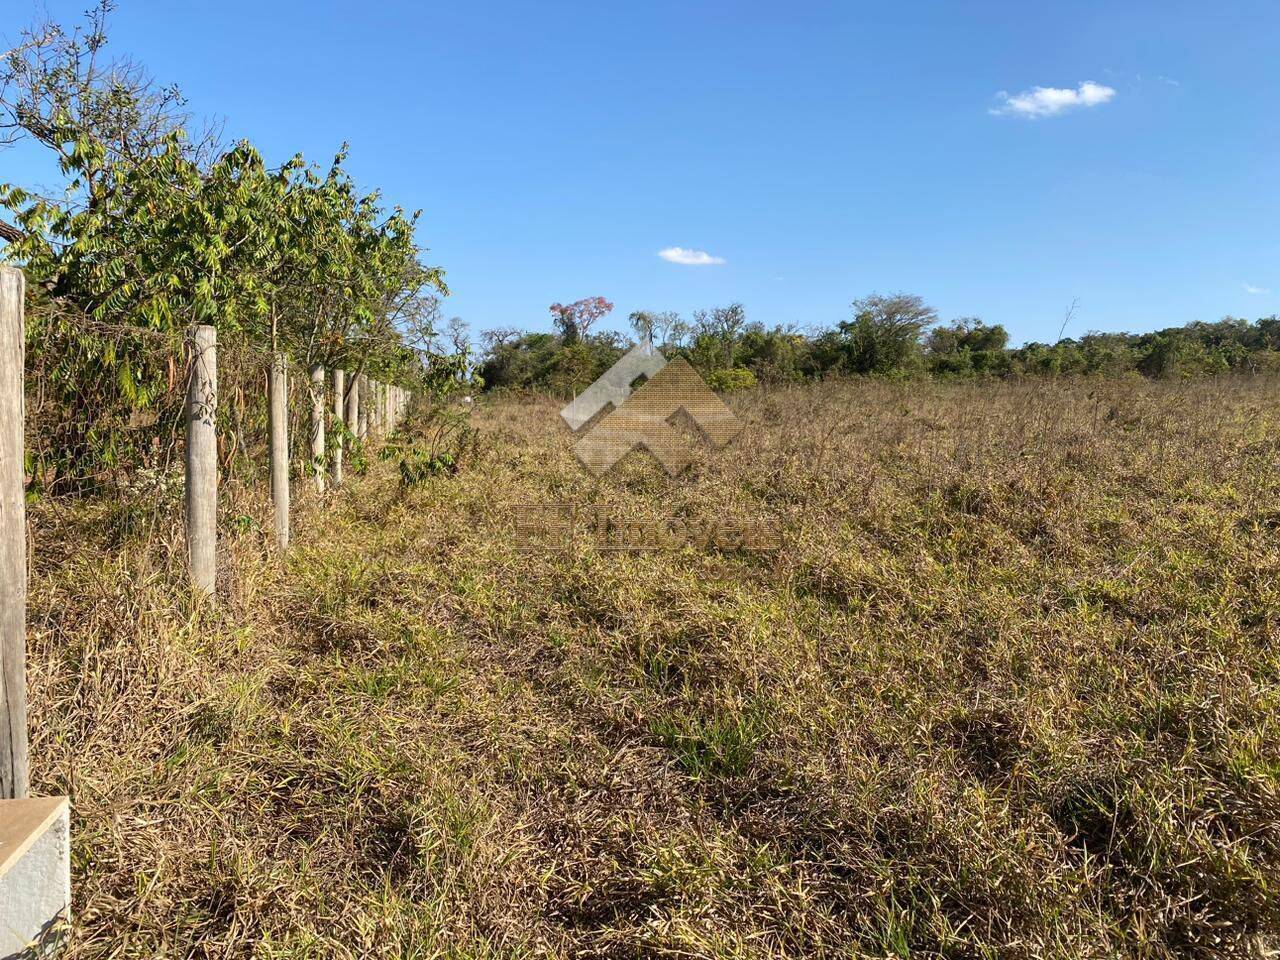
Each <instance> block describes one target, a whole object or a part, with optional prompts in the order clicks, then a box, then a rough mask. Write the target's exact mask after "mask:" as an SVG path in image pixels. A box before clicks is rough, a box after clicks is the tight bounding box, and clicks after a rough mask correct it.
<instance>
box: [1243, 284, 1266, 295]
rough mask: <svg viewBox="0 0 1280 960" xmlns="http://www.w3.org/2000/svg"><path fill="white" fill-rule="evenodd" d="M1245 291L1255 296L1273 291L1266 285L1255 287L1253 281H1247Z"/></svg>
mask: <svg viewBox="0 0 1280 960" xmlns="http://www.w3.org/2000/svg"><path fill="white" fill-rule="evenodd" d="M1244 292H1245V293H1252V294H1253V295H1254V296H1261V295H1262V294H1264V293H1270V292H1271V291H1270V290H1268V289H1267V288H1266V287H1255V286H1254V285H1253V284H1252V283H1246V284H1245V285H1244Z"/></svg>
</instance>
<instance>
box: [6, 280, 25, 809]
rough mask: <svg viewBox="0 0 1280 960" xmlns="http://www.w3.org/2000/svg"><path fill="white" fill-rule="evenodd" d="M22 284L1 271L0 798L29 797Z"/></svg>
mask: <svg viewBox="0 0 1280 960" xmlns="http://www.w3.org/2000/svg"><path fill="white" fill-rule="evenodd" d="M25 296H26V280H25V278H24V277H23V275H22V271H21V270H15V269H14V268H12V267H0V697H3V698H4V702H3V711H0V797H4V798H5V799H13V798H18V797H25V796H26V795H27V784H28V780H27V508H26V477H25V476H24V472H23V471H24V468H25V455H24V452H23V436H22V432H23V420H24V417H25V410H24V401H23V394H22V366H23V351H24V339H25V336H26V334H25V331H24V326H23V325H24V318H23V309H24V303H23V302H24V299H25Z"/></svg>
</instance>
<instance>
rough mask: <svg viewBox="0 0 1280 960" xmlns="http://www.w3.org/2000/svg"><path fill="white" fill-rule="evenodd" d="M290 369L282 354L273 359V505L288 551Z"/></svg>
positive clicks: (279, 536)
mask: <svg viewBox="0 0 1280 960" xmlns="http://www.w3.org/2000/svg"><path fill="white" fill-rule="evenodd" d="M288 378H289V368H288V361H287V360H286V359H285V355H284V354H283V353H276V354H274V355H273V356H272V358H271V404H270V411H269V419H270V422H271V502H272V503H273V504H274V505H275V523H276V544H277V545H278V546H279V547H280V549H281V550H286V549H288V547H289V382H288Z"/></svg>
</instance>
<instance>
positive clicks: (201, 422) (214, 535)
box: [186, 324, 218, 596]
mask: <svg viewBox="0 0 1280 960" xmlns="http://www.w3.org/2000/svg"><path fill="white" fill-rule="evenodd" d="M190 344H191V367H190V371H189V373H188V380H187V449H186V468H187V471H186V506H187V561H188V564H189V567H190V570H191V582H192V584H193V585H194V586H195V588H196V589H197V590H199V591H200V592H201V593H204V594H207V595H209V596H212V595H213V591H214V584H215V581H216V578H217V570H218V437H217V432H216V429H215V426H214V415H215V414H216V412H217V409H218V334H217V331H216V330H214V328H213V327H212V326H210V325H209V324H200V325H199V326H194V327H192V328H191V333H190Z"/></svg>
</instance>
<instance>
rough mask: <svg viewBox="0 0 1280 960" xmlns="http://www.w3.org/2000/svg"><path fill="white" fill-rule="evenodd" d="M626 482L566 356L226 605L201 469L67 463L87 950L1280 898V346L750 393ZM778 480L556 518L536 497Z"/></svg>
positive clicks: (590, 498)
mask: <svg viewBox="0 0 1280 960" xmlns="http://www.w3.org/2000/svg"><path fill="white" fill-rule="evenodd" d="M732 403H733V405H734V407H735V409H736V410H737V412H738V413H739V415H740V416H741V417H742V419H743V420H744V421H745V422H746V424H747V427H746V429H745V431H744V432H743V434H742V436H741V437H740V438H739V439H738V440H737V441H736V442H735V444H734V446H733V447H731V448H730V449H729V450H728V451H726V452H725V453H723V454H720V455H717V456H713V457H709V458H708V459H707V460H706V462H705V463H702V464H699V465H695V467H694V468H693V469H692V471H691V472H690V473H689V474H687V475H685V476H683V477H681V478H680V479H678V480H675V481H672V480H669V479H668V478H666V477H665V476H664V475H663V474H661V473H660V472H659V471H658V470H657V469H656V468H655V467H653V466H652V464H650V463H648V462H646V461H645V460H644V459H643V458H639V459H637V460H635V462H631V463H628V464H626V465H625V467H624V469H623V470H622V471H621V472H620V473H619V474H618V475H616V476H613V477H610V478H607V479H606V480H604V481H603V482H601V483H599V484H597V483H595V482H594V481H592V480H591V479H590V478H589V477H588V476H587V475H586V474H585V473H584V472H583V471H582V470H580V469H579V467H578V466H577V464H576V463H575V461H574V459H573V457H572V454H571V452H570V440H569V437H568V435H567V434H568V431H567V429H565V428H564V427H563V426H562V425H561V424H560V423H559V422H558V420H557V418H556V410H557V404H556V403H555V402H553V401H549V400H537V401H534V400H530V401H528V402H523V403H521V402H516V401H514V400H511V401H504V402H496V403H492V404H481V405H480V407H479V408H478V409H477V410H476V411H475V413H474V414H473V421H474V423H475V425H476V426H477V427H478V428H479V431H480V433H479V436H478V439H477V441H476V444H475V446H474V449H473V450H472V452H471V453H470V455H469V456H468V458H467V459H466V461H465V463H464V466H463V469H462V470H461V472H460V473H459V474H457V475H456V476H447V475H439V476H433V477H431V478H430V479H428V480H427V481H426V482H424V483H421V484H419V485H416V486H413V487H410V488H407V489H402V488H401V487H400V484H399V478H398V475H397V474H396V471H395V465H394V464H393V463H390V462H385V461H375V463H374V465H373V466H372V467H371V469H370V472H369V474H368V475H367V476H365V477H361V478H356V479H354V480H353V482H351V483H350V484H349V485H348V486H347V488H345V489H344V490H343V491H342V492H340V493H338V494H336V495H333V496H332V497H331V498H330V499H329V501H328V502H327V503H324V504H321V503H312V504H308V505H307V506H306V507H304V509H303V510H302V511H301V514H300V516H299V518H298V521H297V525H298V528H299V532H298V535H297V539H296V545H295V547H294V548H293V549H292V550H291V552H290V554H289V556H288V558H287V560H286V561H284V562H280V561H277V560H276V559H274V558H273V556H272V552H271V551H270V550H269V549H268V548H267V546H266V543H267V539H268V538H267V535H266V534H264V533H262V532H261V531H260V530H259V529H258V528H257V526H256V525H255V522H254V521H255V518H256V519H258V520H261V519H264V518H265V517H266V513H265V508H264V506H263V505H262V504H261V503H260V502H258V501H256V500H254V499H253V497H252V496H250V495H249V494H246V493H244V492H243V491H236V490H228V491H227V493H228V499H229V501H230V502H229V503H228V505H227V508H226V513H227V515H226V517H225V518H224V524H223V528H224V530H225V531H226V545H227V552H228V554H229V557H228V560H227V563H226V569H225V571H224V572H223V576H222V584H221V587H220V589H221V591H222V594H223V601H222V604H221V608H220V610H219V611H217V612H211V611H209V610H205V609H201V608H200V607H199V606H198V605H197V604H194V603H193V602H192V601H191V600H190V598H188V597H187V596H186V595H185V594H184V592H183V591H182V590H179V589H177V588H176V587H174V586H172V584H173V583H180V582H181V579H182V578H181V567H180V564H178V563H177V561H176V560H175V559H174V558H176V557H180V556H181V541H180V538H179V537H178V532H177V527H176V526H175V521H176V519H177V516H178V510H177V504H176V502H175V503H172V505H171V506H168V507H166V508H165V509H164V510H162V511H160V513H159V515H158V516H157V514H156V513H155V512H147V511H135V510H133V509H132V508H130V507H128V506H121V505H119V504H112V505H104V506H102V507H98V508H93V509H76V510H74V511H68V510H67V509H66V508H60V509H55V508H52V507H47V506H38V507H37V508H36V509H35V511H34V513H33V519H34V534H33V536H34V551H33V564H34V576H33V584H32V586H33V597H32V608H31V623H32V628H31V640H30V643H31V648H32V658H33V676H32V697H33V703H34V714H33V719H32V723H33V731H34V737H35V740H34V743H33V748H32V756H33V758H34V763H35V770H34V776H35V779H36V786H37V788H38V789H40V790H43V791H45V792H52V791H63V790H65V791H68V792H70V793H71V794H72V796H73V801H74V804H75V809H76V821H75V863H74V870H75V883H76V893H75V902H76V910H77V914H78V916H77V919H76V928H77V930H76V936H77V941H76V944H75V946H74V948H73V955H74V956H77V957H98V956H112V957H125V956H129V957H133V956H136V957H151V956H156V955H167V956H168V955H173V956H180V955H194V956H210V957H234V956H250V955H252V956H263V957H329V956H341V957H358V956H364V955H369V954H375V955H386V956H398V957H437V956H439V957H521V956H543V955H546V956H554V957H570V956H572V957H591V956H602V957H647V956H672V957H824V956H825V957H851V956H855V957H861V956H866V957H884V956H900V957H906V956H911V957H936V956H944V957H1062V958H1067V957H1114V956H1124V957H1143V958H1161V957H1185V956H1202V957H1211V956H1212V957H1216V956H1232V955H1234V956H1261V955H1264V953H1265V951H1266V950H1267V949H1268V948H1269V946H1270V945H1271V944H1273V943H1276V942H1277V936H1278V935H1280V793H1278V790H1280V693H1278V691H1277V674H1278V672H1280V658H1278V654H1280V577H1278V576H1277V575H1278V574H1280V381H1276V380H1274V379H1253V380H1219V381H1202V382H1196V383H1189V384H1148V383H1142V382H1128V381H1109V382H1099V383H1088V384H1067V383H1060V382H1052V383H1030V384H1024V383H1009V384H972V385H958V386H948V385H927V384H903V385H894V384H876V383H870V382H868V383H853V384H842V385H835V384H833V385H825V386H817V387H811V388H803V389H801V388H796V389H780V390H760V391H752V392H750V393H748V394H744V395H740V396H738V397H735V398H734V399H733V401H732ZM546 501H581V502H601V503H609V504H612V505H614V506H615V507H616V508H617V509H618V510H619V511H620V512H625V513H629V514H634V515H636V516H644V515H648V516H657V515H673V514H674V515H681V516H685V517H688V518H691V519H706V518H724V517H734V518H740V519H751V518H755V517H760V516H771V517H778V518H780V519H782V520H783V521H784V522H785V525H786V528H787V531H788V532H787V544H786V547H785V549H784V550H783V551H782V552H781V553H778V554H774V555H745V554H725V553H714V552H707V551H696V550H687V551H684V552H679V553H659V554H601V553H596V552H592V551H591V550H589V549H585V548H584V549H581V550H575V551H570V552H567V553H546V552H541V553H539V552H535V553H522V552H520V551H519V550H517V548H516V546H515V544H514V542H513V537H512V534H511V518H510V514H509V510H508V507H509V505H512V504H517V503H538V502H546Z"/></svg>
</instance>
